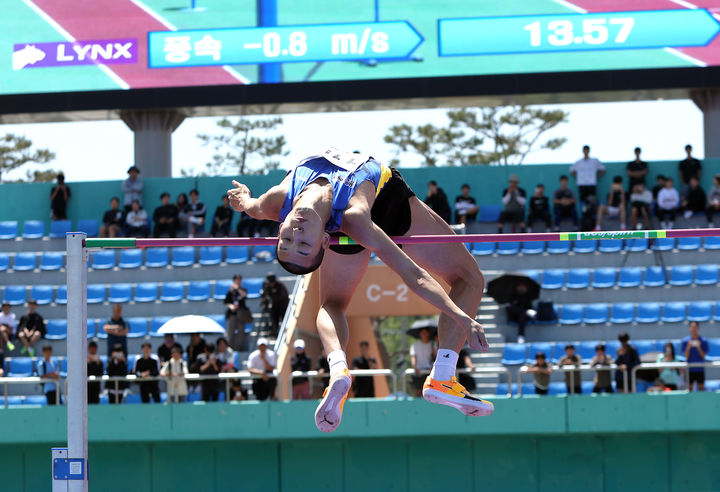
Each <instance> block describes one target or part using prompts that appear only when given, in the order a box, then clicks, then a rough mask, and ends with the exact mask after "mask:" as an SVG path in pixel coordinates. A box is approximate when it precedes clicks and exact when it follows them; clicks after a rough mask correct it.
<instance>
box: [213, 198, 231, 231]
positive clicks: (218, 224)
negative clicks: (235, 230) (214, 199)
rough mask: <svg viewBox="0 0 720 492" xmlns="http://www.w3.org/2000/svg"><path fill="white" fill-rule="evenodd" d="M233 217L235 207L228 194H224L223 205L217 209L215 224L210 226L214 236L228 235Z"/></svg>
mask: <svg viewBox="0 0 720 492" xmlns="http://www.w3.org/2000/svg"><path fill="white" fill-rule="evenodd" d="M232 218H233V209H232V208H230V200H229V199H228V196H227V195H223V196H222V205H221V206H219V207H218V208H216V209H215V215H214V217H213V224H212V226H211V227H210V235H211V236H212V237H218V236H222V237H227V236H229V235H230V223H231V222H232Z"/></svg>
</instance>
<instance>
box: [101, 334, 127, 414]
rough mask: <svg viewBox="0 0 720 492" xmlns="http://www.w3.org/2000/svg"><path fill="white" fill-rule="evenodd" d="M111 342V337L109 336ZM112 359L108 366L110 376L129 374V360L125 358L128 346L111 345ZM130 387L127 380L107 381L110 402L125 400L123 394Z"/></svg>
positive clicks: (106, 386)
mask: <svg viewBox="0 0 720 492" xmlns="http://www.w3.org/2000/svg"><path fill="white" fill-rule="evenodd" d="M108 342H109V337H108ZM108 346H109V347H110V360H109V361H108V366H107V375H108V376H110V377H121V376H122V377H125V376H127V374H128V368H127V362H126V359H125V352H126V350H127V347H125V346H123V344H121V343H116V344H114V345H110V343H108ZM127 387H128V382H127V381H108V382H107V383H105V389H106V390H107V392H108V401H109V403H111V404H113V403H117V404H120V403H122V402H123V396H124V394H125V389H126V388H127Z"/></svg>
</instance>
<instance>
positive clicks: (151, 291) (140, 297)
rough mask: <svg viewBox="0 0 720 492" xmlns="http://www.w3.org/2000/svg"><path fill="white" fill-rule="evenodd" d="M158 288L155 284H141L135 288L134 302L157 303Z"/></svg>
mask: <svg viewBox="0 0 720 492" xmlns="http://www.w3.org/2000/svg"><path fill="white" fill-rule="evenodd" d="M157 293H158V286H157V283H155V282H143V283H140V284H137V285H136V286H135V302H155V301H157Z"/></svg>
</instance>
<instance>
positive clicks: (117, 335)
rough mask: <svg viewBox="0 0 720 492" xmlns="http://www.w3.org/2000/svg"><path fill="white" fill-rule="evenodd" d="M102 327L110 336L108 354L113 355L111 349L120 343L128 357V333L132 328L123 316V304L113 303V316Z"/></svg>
mask: <svg viewBox="0 0 720 492" xmlns="http://www.w3.org/2000/svg"><path fill="white" fill-rule="evenodd" d="M102 329H103V331H104V332H105V333H107V336H108V337H107V344H108V355H112V354H111V351H112V350H114V347H115V346H116V345H117V344H119V345H120V346H121V348H122V351H123V354H124V355H125V358H127V334H128V332H129V331H130V330H129V329H128V326H127V323H125V320H124V319H123V318H122V304H113V314H112V318H110V320H109V321H108V322H107V323H105V324H104V325H103V327H102Z"/></svg>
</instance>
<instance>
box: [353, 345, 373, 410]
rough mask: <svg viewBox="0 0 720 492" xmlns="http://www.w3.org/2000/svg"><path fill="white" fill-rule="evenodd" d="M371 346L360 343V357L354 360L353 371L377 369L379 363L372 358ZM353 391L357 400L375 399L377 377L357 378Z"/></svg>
mask: <svg viewBox="0 0 720 492" xmlns="http://www.w3.org/2000/svg"><path fill="white" fill-rule="evenodd" d="M369 352H370V344H369V343H368V342H366V341H365V340H363V341H362V342H360V355H358V356H357V357H355V358H354V359H353V360H352V364H351V367H350V368H351V369H377V368H378V365H377V361H376V360H375V358H374V357H370V353H369ZM354 379H355V381H354V383H353V391H354V394H355V398H375V376H364V377H363V376H355V377H354Z"/></svg>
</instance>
